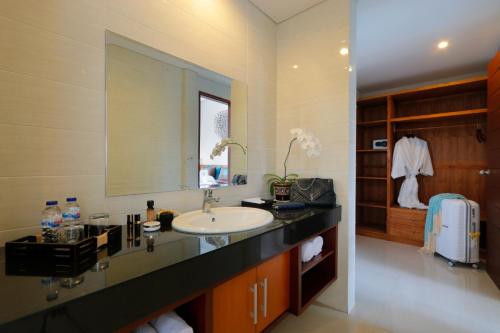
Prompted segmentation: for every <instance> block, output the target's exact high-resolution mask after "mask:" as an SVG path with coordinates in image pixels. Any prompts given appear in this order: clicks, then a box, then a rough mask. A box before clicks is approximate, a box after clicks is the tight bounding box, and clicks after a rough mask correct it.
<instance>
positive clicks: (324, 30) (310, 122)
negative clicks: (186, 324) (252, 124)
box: [276, 0, 356, 312]
mask: <svg viewBox="0 0 500 333" xmlns="http://www.w3.org/2000/svg"><path fill="white" fill-rule="evenodd" d="M353 6H355V2H354V1H349V0H326V1H324V2H322V3H320V4H319V5H317V6H315V7H313V8H311V9H309V10H307V11H306V12H303V13H301V14H299V15H297V16H295V17H293V18H291V19H289V20H287V21H285V22H284V23H281V24H280V25H279V26H278V62H277V64H278V89H277V91H278V94H277V106H278V109H277V124H278V132H277V155H276V168H277V171H278V172H282V170H283V166H282V163H283V158H284V156H285V155H286V151H287V149H288V141H289V140H290V133H289V130H290V129H291V128H295V127H299V128H303V129H307V130H310V131H312V132H313V133H314V134H315V135H316V136H318V138H319V139H320V141H321V143H322V145H323V151H322V152H321V155H320V157H319V158H312V159H309V158H307V156H306V154H305V153H304V151H302V150H301V149H300V148H299V147H298V146H296V147H295V148H294V149H293V151H292V154H291V156H290V160H289V170H290V172H297V173H299V174H300V175H301V176H304V177H328V178H333V179H334V185H335V191H336V194H337V202H338V203H340V204H341V205H342V222H341V224H340V226H339V253H338V255H339V257H338V259H339V272H338V281H337V282H336V283H335V284H333V285H332V287H331V288H330V289H328V290H327V291H326V292H325V293H324V294H323V295H322V296H321V297H320V298H319V301H320V302H322V303H324V304H326V305H327V306H331V307H334V308H337V309H340V310H343V311H346V312H347V311H349V310H350V309H352V307H353V305H354V246H355V245H354V228H355V219H354V215H355V208H354V200H355V198H354V193H355V169H356V168H355V98H356V83H355V81H356V76H355V66H354V63H352V62H351V63H350V62H349V61H350V60H351V61H352V59H354V57H353V53H354V44H355V43H354V42H353V41H354V16H355V15H354V14H355V11H354V10H353ZM341 47H349V49H350V55H349V56H345V57H343V56H341V55H340V54H339V50H340V48H341ZM295 65H297V66H298V68H296V69H294V66H295ZM349 65H352V66H353V68H354V70H353V71H352V72H349V71H348V70H347V68H348V66H349Z"/></svg>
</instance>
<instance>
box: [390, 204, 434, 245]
mask: <svg viewBox="0 0 500 333" xmlns="http://www.w3.org/2000/svg"><path fill="white" fill-rule="evenodd" d="M426 214H427V211H422V210H415V209H405V208H397V207H393V208H390V209H389V237H390V238H391V240H395V241H400V242H403V243H409V244H413V245H422V244H423V241H424V227H425V216H426Z"/></svg>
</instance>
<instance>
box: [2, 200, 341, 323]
mask: <svg viewBox="0 0 500 333" xmlns="http://www.w3.org/2000/svg"><path fill="white" fill-rule="evenodd" d="M273 215H274V221H273V222H272V223H271V224H269V225H267V226H265V227H262V228H259V229H254V230H251V231H246V232H238V233H231V234H222V235H220V234H219V235H214V236H207V235H193V234H184V233H179V232H176V231H173V230H170V231H165V232H158V233H156V234H155V236H154V248H153V249H152V248H151V246H149V251H148V245H147V243H148V241H147V238H149V237H145V236H144V235H142V234H141V237H140V238H138V240H140V243H138V242H135V241H128V240H127V232H126V226H123V227H122V242H121V249H118V250H119V251H118V252H116V253H114V254H113V255H112V256H105V255H101V258H100V259H99V261H98V262H97V263H96V264H95V265H93V266H92V268H91V269H89V270H87V271H85V272H84V273H82V274H80V275H78V276H76V277H57V278H56V277H50V276H15V275H6V272H5V270H4V271H3V272H2V273H1V275H0V332H4V331H5V332H31V331H44V330H45V331H47V332H51V331H54V332H55V331H60V330H62V329H64V330H66V331H68V330H69V331H80V332H101V331H102V332H109V331H113V330H116V329H119V328H120V327H123V326H125V325H127V324H128V323H130V322H133V321H135V320H137V319H140V318H142V317H144V316H147V315H148V314H149V313H152V312H154V311H156V310H158V309H160V308H162V307H163V306H165V305H168V304H172V303H174V302H177V301H179V300H181V299H183V298H184V297H187V296H189V295H191V294H193V293H195V292H198V291H200V290H203V289H206V288H211V287H214V286H215V285H216V284H218V283H220V282H221V281H224V280H225V279H227V278H230V277H231V276H233V275H235V274H237V273H238V272H242V271H244V270H245V269H246V268H250V267H252V266H255V265H257V264H258V263H260V262H262V261H264V260H266V259H268V258H270V257H272V256H274V255H276V254H278V253H281V252H284V251H287V250H289V249H290V248H292V247H293V246H295V245H296V244H297V243H298V242H300V241H301V240H303V239H306V238H308V237H309V236H311V235H313V234H315V233H317V232H319V231H321V230H323V229H326V228H327V227H329V226H332V225H335V224H337V223H338V222H339V221H340V216H341V208H340V206H338V207H336V208H333V209H330V208H307V209H303V210H293V211H288V212H282V213H277V212H274V211H273ZM149 243H150V244H151V241H149ZM151 250H153V251H151ZM0 260H1V261H2V265H3V266H5V249H4V248H0ZM106 266H107V268H106V269H99V268H100V267H101V268H102V267H106ZM63 317H64V318H63ZM61 318H63V319H64V320H62V319H61ZM61 325H62V326H61Z"/></svg>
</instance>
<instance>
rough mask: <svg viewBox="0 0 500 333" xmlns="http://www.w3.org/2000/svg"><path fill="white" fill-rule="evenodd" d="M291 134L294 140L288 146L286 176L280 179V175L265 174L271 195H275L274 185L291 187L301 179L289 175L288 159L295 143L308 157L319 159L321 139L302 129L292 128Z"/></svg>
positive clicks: (285, 162) (295, 175)
mask: <svg viewBox="0 0 500 333" xmlns="http://www.w3.org/2000/svg"><path fill="white" fill-rule="evenodd" d="M290 134H291V135H292V138H291V140H290V143H289V144H288V152H287V154H286V157H285V161H284V162H283V167H284V171H285V173H284V176H283V177H280V176H279V175H277V174H274V173H267V174H265V177H266V178H267V183H268V185H269V191H270V192H271V194H274V184H278V185H290V184H291V183H293V182H294V181H295V180H296V179H297V178H298V177H299V175H298V174H296V173H290V174H289V173H287V168H288V158H289V157H290V152H291V151H292V147H293V145H294V143H296V142H297V143H299V144H300V148H302V149H303V150H305V151H306V154H307V156H308V157H317V156H319V155H320V152H321V143H320V141H319V139H318V138H317V137H315V136H314V135H313V134H312V133H310V132H307V131H304V130H303V129H301V128H292V129H291V130H290Z"/></svg>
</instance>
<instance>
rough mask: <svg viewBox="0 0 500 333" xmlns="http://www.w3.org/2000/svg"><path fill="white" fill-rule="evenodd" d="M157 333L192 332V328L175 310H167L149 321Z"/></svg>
mask: <svg viewBox="0 0 500 333" xmlns="http://www.w3.org/2000/svg"><path fill="white" fill-rule="evenodd" d="M150 324H151V326H153V327H154V328H155V329H156V331H157V332H158V333H193V329H192V328H191V327H190V326H189V325H188V324H186V322H185V321H184V319H182V318H181V317H179V316H178V315H177V313H175V312H169V313H166V314H164V315H161V316H159V317H158V318H156V319H154V320H152V321H151V322H150Z"/></svg>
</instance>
